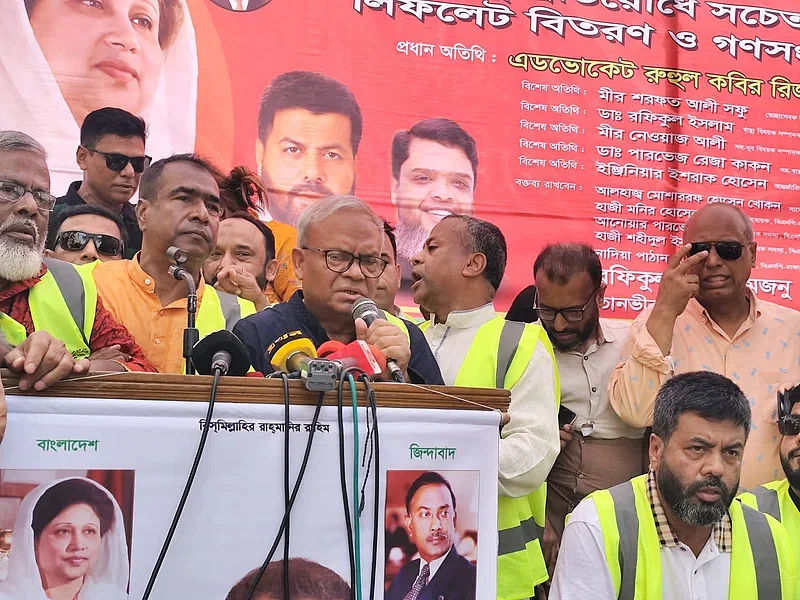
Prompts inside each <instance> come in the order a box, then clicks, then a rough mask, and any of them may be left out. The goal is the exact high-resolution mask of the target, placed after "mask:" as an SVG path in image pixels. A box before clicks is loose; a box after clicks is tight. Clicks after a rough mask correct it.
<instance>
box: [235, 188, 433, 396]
mask: <svg viewBox="0 0 800 600" xmlns="http://www.w3.org/2000/svg"><path fill="white" fill-rule="evenodd" d="M383 240H384V235H383V220H382V219H381V218H380V217H379V216H378V215H376V214H375V212H374V211H373V210H372V209H371V208H370V207H369V206H368V205H367V204H366V203H365V202H364V201H363V200H360V199H359V198H356V197H355V196H346V195H345V196H330V197H328V198H326V199H324V200H321V201H320V202H317V203H315V204H313V205H311V206H309V207H308V208H306V209H305V210H304V211H303V213H302V215H301V216H300V220H299V222H298V224H297V246H298V247H297V248H295V249H294V250H292V260H293V262H294V270H295V273H296V274H297V277H298V279H299V280H301V281H302V284H303V285H302V288H303V289H302V290H298V291H297V292H295V293H294V295H293V296H292V297H291V298H290V299H289V302H286V303H283V304H277V305H275V306H273V307H271V308H268V309H266V310H263V311H261V312H260V313H258V314H255V315H252V316H250V317H248V318H246V319H244V320H242V321H240V322H239V323H237V325H236V327H235V328H234V330H233V332H234V333H235V334H236V335H237V336H239V338H240V339H241V340H242V341H243V342H244V344H245V346H247V349H248V351H249V353H250V360H251V362H252V364H253V368H255V369H256V370H257V371H260V372H262V373H264V374H265V375H266V374H268V373H271V372H272V371H273V367H272V365H270V363H269V359H268V358H266V357H265V354H264V352H265V350H266V349H267V348H268V347H269V346H270V345H271V344H273V343H274V342H276V341H277V340H278V338H280V337H281V336H283V335H285V334H287V333H293V332H300V333H301V334H302V335H303V336H305V337H306V338H308V339H309V340H310V341H311V342H312V343H313V344H314V346H315V347H319V346H320V345H322V344H323V343H324V342H326V341H328V340H336V341H340V342H342V343H345V344H349V343H350V342H352V341H354V340H356V339H361V340H365V341H366V342H367V343H369V344H373V345H374V346H376V347H377V348H378V349H379V350H380V351H381V352H383V354H384V356H386V358H387V359H394V360H395V362H396V363H397V365H398V366H399V367H400V369H401V370H402V371H403V376H404V378H405V380H406V381H407V382H411V383H417V384H428V385H443V384H444V382H443V381H442V376H441V373H440V372H439V367H438V366H437V364H436V360H435V359H434V358H433V354H431V351H430V349H429V348H428V344H427V342H426V341H425V337H424V336H423V335H422V332H421V331H420V330H419V329H418V328H417V326H416V325H414V324H413V323H411V322H409V321H404V320H402V319H398V318H397V317H395V316H393V315H386V319H388V320H384V319H378V320H376V321H375V322H374V323H372V324H371V325H370V326H369V327H367V325H366V324H365V323H364V322H363V321H361V320H358V321H356V322H354V321H353V317H352V315H351V309H352V306H353V303H354V302H355V301H356V300H357V299H358V298H360V297H367V298H372V297H373V296H374V295H375V291H376V289H377V287H378V279H379V277H380V276H381V273H382V272H383V270H384V269H385V268H386V261H385V260H384V259H383V258H381V254H382V251H383Z"/></svg>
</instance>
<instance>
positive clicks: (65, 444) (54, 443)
mask: <svg viewBox="0 0 800 600" xmlns="http://www.w3.org/2000/svg"><path fill="white" fill-rule="evenodd" d="M99 444H100V442H99V440H50V439H43V440H36V445H37V446H39V449H40V450H42V451H44V452H87V451H89V450H94V451H95V452H97V446H98V445H99Z"/></svg>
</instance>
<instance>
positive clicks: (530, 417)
mask: <svg viewBox="0 0 800 600" xmlns="http://www.w3.org/2000/svg"><path fill="white" fill-rule="evenodd" d="M496 316H497V313H495V311H494V307H493V306H492V305H491V304H486V305H484V306H481V307H479V308H475V309H472V310H461V311H454V312H451V313H450V315H449V316H448V317H447V321H446V322H444V323H433V324H431V326H430V327H428V328H427V329H426V330H425V339H426V340H428V344H429V345H430V347H431V350H432V351H433V355H434V357H436V362H438V363H439V370H440V371H441V372H442V378H443V379H444V382H445V383H446V384H447V385H454V383H455V380H456V376H457V375H458V371H459V370H460V369H461V365H462V364H463V363H464V359H466V357H467V352H468V351H469V349H470V347H471V346H472V341H473V340H474V339H475V334H476V333H477V332H478V329H480V328H481V326H482V325H484V324H485V323H488V322H489V321H491V320H492V319H494V318H495V317H496ZM555 375H556V369H555V365H554V362H553V359H552V358H551V357H550V354H549V353H548V352H547V350H546V349H545V347H544V346H543V345H542V344H541V343H539V344H537V346H536V349H535V350H534V352H533V357H532V358H531V361H530V363H529V364H528V368H527V369H525V372H524V373H523V375H522V377H521V378H520V380H519V381H518V382H517V384H516V385H515V386H514V387H513V388H511V403H510V404H509V407H508V414H509V417H510V421H509V422H508V423H507V424H506V425H505V426H504V427H503V430H502V434H501V439H500V460H499V465H498V470H499V476H500V494H501V495H502V496H512V497H520V496H526V495H528V494H530V493H532V492H534V491H535V490H536V489H537V488H538V487H539V486H541V485H542V484H543V483H544V481H545V479H546V478H547V475H548V473H549V472H550V468H551V467H552V466H553V463H554V462H555V460H556V457H557V456H558V452H559V450H560V448H561V446H560V443H559V441H558V408H557V406H556V396H555Z"/></svg>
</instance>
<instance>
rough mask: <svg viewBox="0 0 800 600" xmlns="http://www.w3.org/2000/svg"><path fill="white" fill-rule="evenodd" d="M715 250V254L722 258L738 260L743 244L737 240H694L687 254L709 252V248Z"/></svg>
mask: <svg viewBox="0 0 800 600" xmlns="http://www.w3.org/2000/svg"><path fill="white" fill-rule="evenodd" d="M712 247H714V248H716V250H717V254H718V255H719V257H720V258H721V259H722V260H739V259H740V258H741V257H742V250H744V245H743V244H740V243H739V242H696V243H694V244H692V248H691V249H690V250H689V256H694V255H695V254H700V253H701V252H711V248H712Z"/></svg>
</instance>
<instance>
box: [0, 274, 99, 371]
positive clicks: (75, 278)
mask: <svg viewBox="0 0 800 600" xmlns="http://www.w3.org/2000/svg"><path fill="white" fill-rule="evenodd" d="M44 262H45V264H46V265H47V272H46V273H45V274H44V276H42V278H41V279H40V280H39V282H38V283H37V284H36V285H34V286H33V287H32V288H31V289H30V290H29V292H28V305H29V307H30V311H31V318H32V320H33V328H34V331H47V332H48V333H49V334H50V335H52V336H53V337H54V338H57V339H59V340H61V341H63V342H64V344H65V345H66V347H67V350H68V351H69V352H70V353H71V354H72V356H73V357H74V358H75V360H80V359H82V358H86V357H87V356H89V354H90V353H91V350H90V349H89V340H91V338H92V329H94V317H95V312H96V310H97V287H96V286H95V283H94V278H93V277H92V275H91V272H88V271H85V270H83V269H78V268H76V267H75V265H72V264H70V263H68V262H63V261H60V260H56V259H51V258H48V259H45V261H44ZM0 331H2V332H3V334H4V335H5V337H6V339H7V340H8V342H9V343H10V344H11V345H12V346H18V345H19V344H21V343H22V342H23V341H24V340H25V338H26V337H27V336H28V334H27V332H26V331H25V327H24V326H23V325H22V324H21V323H18V322H17V321H15V320H14V319H12V318H11V317H9V316H8V315H5V314H0Z"/></svg>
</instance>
